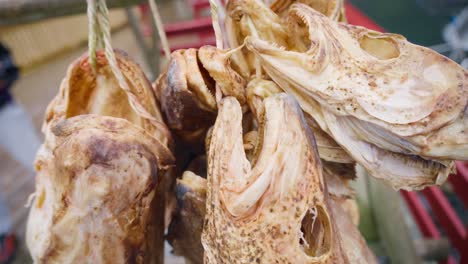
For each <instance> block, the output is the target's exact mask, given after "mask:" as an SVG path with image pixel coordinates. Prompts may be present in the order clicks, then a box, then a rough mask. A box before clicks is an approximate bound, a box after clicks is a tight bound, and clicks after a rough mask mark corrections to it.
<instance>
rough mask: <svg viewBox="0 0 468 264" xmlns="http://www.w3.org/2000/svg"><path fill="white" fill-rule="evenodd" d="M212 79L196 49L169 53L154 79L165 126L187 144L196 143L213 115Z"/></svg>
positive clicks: (209, 125) (200, 139) (212, 121)
mask: <svg viewBox="0 0 468 264" xmlns="http://www.w3.org/2000/svg"><path fill="white" fill-rule="evenodd" d="M214 86H215V82H214V80H213V79H211V77H210V76H209V74H208V73H207V72H206V71H205V69H204V68H203V66H202V65H201V62H200V60H199V58H198V50H196V49H188V50H178V51H175V52H173V53H172V54H171V59H170V61H169V63H168V66H167V68H166V70H165V71H164V72H163V73H162V74H161V75H160V77H159V78H158V80H157V81H156V83H155V88H154V89H155V93H156V96H157V98H158V100H159V102H160V103H161V111H162V112H163V114H164V117H165V119H166V122H167V124H168V126H169V128H170V129H171V130H172V131H173V132H174V133H175V134H176V135H178V136H179V137H180V138H181V139H182V140H183V141H184V142H185V143H187V144H189V145H199V143H200V142H202V141H203V138H204V135H205V134H206V131H207V129H208V128H209V127H211V126H212V125H213V123H214V119H215V118H216V111H217V109H216V101H215V98H214V89H215V88H214Z"/></svg>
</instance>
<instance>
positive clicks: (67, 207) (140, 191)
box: [26, 53, 174, 263]
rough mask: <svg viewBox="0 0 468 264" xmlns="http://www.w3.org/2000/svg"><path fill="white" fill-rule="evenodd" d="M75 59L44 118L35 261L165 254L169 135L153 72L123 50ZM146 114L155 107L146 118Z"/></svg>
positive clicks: (33, 213) (158, 259) (33, 216)
mask: <svg viewBox="0 0 468 264" xmlns="http://www.w3.org/2000/svg"><path fill="white" fill-rule="evenodd" d="M116 57H117V62H118V65H119V67H120V68H121V69H122V72H123V75H124V76H125V77H126V79H127V82H128V86H129V87H128V88H129V90H124V89H123V88H122V87H120V86H119V85H118V84H117V82H116V81H115V78H114V76H113V74H112V72H111V71H110V69H109V66H108V65H107V60H105V58H104V57H103V55H102V53H99V55H98V63H97V64H98V65H97V71H96V73H94V72H93V71H92V70H91V68H90V67H89V65H88V63H87V62H88V57H87V56H86V55H85V56H83V57H81V58H80V59H78V60H77V61H76V62H74V63H73V64H72V65H71V66H70V68H69V70H68V72H67V76H66V77H65V78H64V80H63V82H62V85H61V88H60V92H59V94H58V95H57V96H56V97H55V98H54V100H53V101H52V103H51V104H50V105H49V108H48V111H47V113H46V120H45V122H44V126H43V129H44V133H45V136H46V138H45V142H44V144H43V146H42V147H41V149H40V151H39V153H38V155H37V158H36V170H37V176H36V191H35V194H36V199H35V201H34V202H33V204H32V206H31V209H30V215H29V219H28V224H27V232H26V240H27V244H28V248H29V250H30V252H31V256H32V258H33V260H34V262H35V263H66V262H68V263H86V262H93V263H127V262H129V261H130V262H144V263H162V261H163V245H164V244H163V243H164V238H163V236H164V204H165V200H164V198H165V190H164V187H165V184H164V181H165V180H166V179H165V178H164V173H165V171H166V170H167V169H169V168H170V166H172V164H173V163H174V158H173V156H172V153H171V151H170V149H169V148H168V144H169V142H170V141H171V139H170V134H169V133H168V132H167V128H166V127H165V125H164V123H163V122H162V118H161V115H160V113H159V110H158V108H157V105H156V101H155V97H154V94H153V92H152V90H151V86H150V84H149V81H148V80H147V79H146V77H145V76H144V74H143V72H142V71H141V69H140V68H139V67H138V65H136V64H135V63H133V62H132V61H131V60H129V59H128V58H127V57H126V56H124V55H122V54H120V53H117V54H116ZM147 114H149V115H150V116H149V117H148V116H147Z"/></svg>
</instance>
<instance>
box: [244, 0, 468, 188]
mask: <svg viewBox="0 0 468 264" xmlns="http://www.w3.org/2000/svg"><path fill="white" fill-rule="evenodd" d="M288 21H289V26H290V30H289V32H290V33H291V35H292V36H298V35H302V36H303V37H301V38H297V37H296V38H297V41H298V42H300V41H302V43H300V44H298V45H297V47H292V48H291V47H290V48H288V47H281V46H278V45H277V43H270V42H269V41H266V40H262V39H261V38H255V37H249V38H248V40H247V47H248V48H249V49H250V50H252V51H253V52H254V53H255V54H257V56H258V57H259V58H260V59H261V62H262V66H263V68H264V69H265V70H266V72H267V73H268V76H269V77H271V78H272V79H273V81H274V82H276V83H277V84H278V85H279V86H280V87H281V88H282V89H283V90H285V91H286V92H288V93H290V94H292V95H294V96H295V97H296V99H297V100H298V101H299V103H300V105H301V107H302V108H303V110H304V111H305V112H307V114H309V115H310V116H311V117H312V118H313V119H314V121H315V122H316V123H317V125H318V126H319V127H320V128H321V130H322V131H324V132H326V133H327V134H328V135H329V136H331V137H332V138H333V139H334V140H335V141H336V142H337V143H338V144H339V145H340V146H341V147H342V148H343V149H344V150H345V151H346V152H347V153H348V154H349V156H351V157H352V158H353V159H354V160H355V161H357V162H358V163H360V164H361V165H363V166H364V167H365V168H366V169H367V170H368V171H369V172H370V173H371V174H372V175H373V176H376V177H378V178H381V179H383V180H385V181H386V182H387V183H389V184H390V185H392V186H393V187H394V188H404V189H420V188H423V187H425V186H427V185H432V184H435V183H437V184H440V183H442V182H443V181H444V180H445V179H446V177H447V175H448V173H450V171H451V168H452V166H453V163H452V162H451V160H454V159H462V160H464V159H468V153H467V151H466V149H467V147H468V135H467V132H466V128H467V126H468V122H467V121H466V110H465V109H466V105H467V98H468V86H467V85H466V72H465V70H464V69H462V68H461V67H460V66H459V65H457V64H456V63H454V62H452V61H450V60H448V59H447V58H445V57H443V56H441V55H439V54H437V53H435V52H434V51H431V50H429V49H426V48H423V47H420V46H417V45H414V44H411V43H409V42H408V41H406V39H404V38H403V37H402V36H398V35H393V34H384V33H378V32H375V31H371V30H368V29H365V28H362V27H356V26H351V25H346V24H343V23H337V22H335V21H332V20H331V19H329V18H327V17H326V16H324V15H322V14H320V13H319V12H317V11H315V10H313V9H312V8H310V7H308V6H305V5H303V4H293V6H292V7H291V9H290V11H289V16H288ZM304 47H307V49H306V50H304ZM405 69H408V70H405ZM409 69H411V70H409ZM455 134H457V135H458V136H457V137H453V135H455ZM455 138H456V139H455ZM445 144H448V145H449V147H447V146H445Z"/></svg>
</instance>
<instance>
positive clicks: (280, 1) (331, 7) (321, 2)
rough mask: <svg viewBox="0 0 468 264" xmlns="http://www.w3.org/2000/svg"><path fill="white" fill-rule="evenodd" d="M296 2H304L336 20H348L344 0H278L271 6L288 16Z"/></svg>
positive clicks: (275, 10) (272, 8) (282, 14)
mask: <svg viewBox="0 0 468 264" xmlns="http://www.w3.org/2000/svg"><path fill="white" fill-rule="evenodd" d="M294 3H302V4H304V5H307V6H310V7H311V8H313V9H315V10H316V11H318V12H320V13H322V14H324V15H325V16H327V17H329V18H331V19H333V20H335V21H342V22H343V21H346V17H345V14H344V10H345V9H344V0H276V1H273V3H271V5H270V8H271V10H273V11H274V12H275V13H277V14H279V15H280V16H287V13H288V11H289V8H290V7H291V5H292V4H294Z"/></svg>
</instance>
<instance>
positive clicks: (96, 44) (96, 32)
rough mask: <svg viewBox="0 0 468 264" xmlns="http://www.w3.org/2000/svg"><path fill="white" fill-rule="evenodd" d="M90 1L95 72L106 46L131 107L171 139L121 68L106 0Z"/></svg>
mask: <svg viewBox="0 0 468 264" xmlns="http://www.w3.org/2000/svg"><path fill="white" fill-rule="evenodd" d="M87 3H88V20H89V21H88V26H89V40H88V48H89V63H90V64H91V67H92V68H93V70H94V72H95V73H97V59H96V50H97V48H104V53H105V56H106V59H107V62H108V64H109V67H110V68H111V71H112V73H113V74H114V76H115V78H116V79H117V82H118V84H119V86H120V88H121V89H122V90H124V91H125V93H126V94H127V96H128V99H129V100H128V101H129V103H130V107H131V108H132V109H133V110H134V111H135V112H136V113H137V114H138V115H139V116H141V117H143V118H145V119H147V120H148V121H150V122H151V123H152V124H153V125H154V126H156V127H158V128H160V129H161V131H162V132H163V133H164V135H165V136H166V139H169V138H170V137H169V131H168V130H167V128H166V126H165V125H164V124H163V123H162V122H161V121H159V120H157V119H156V118H154V117H153V116H152V115H151V114H150V113H148V111H146V108H145V107H143V106H142V105H141V103H140V101H139V100H138V98H137V96H136V95H135V94H134V93H133V92H132V91H131V89H130V87H129V85H128V83H127V81H126V79H125V77H124V75H123V73H122V71H121V70H120V68H119V66H118V63H117V59H116V57H115V53H114V50H113V48H112V43H111V33H110V25H109V10H108V9H107V5H106V1H105V0H87Z"/></svg>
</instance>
